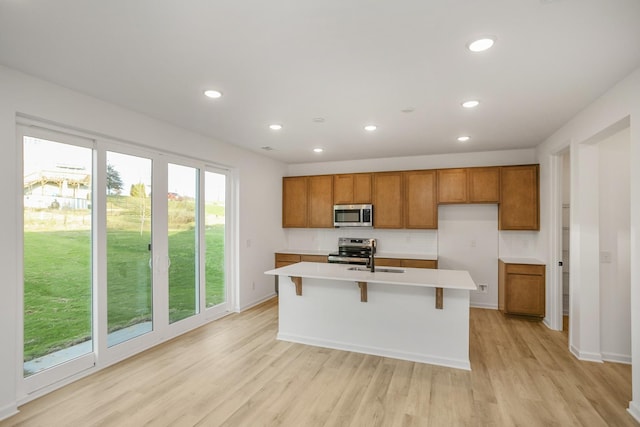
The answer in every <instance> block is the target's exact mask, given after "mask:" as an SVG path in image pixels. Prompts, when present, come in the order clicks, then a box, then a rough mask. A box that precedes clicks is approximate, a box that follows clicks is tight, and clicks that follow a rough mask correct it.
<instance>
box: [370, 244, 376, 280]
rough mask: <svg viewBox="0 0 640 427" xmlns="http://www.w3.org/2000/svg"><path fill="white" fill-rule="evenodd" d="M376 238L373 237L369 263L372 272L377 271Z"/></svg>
mask: <svg viewBox="0 0 640 427" xmlns="http://www.w3.org/2000/svg"><path fill="white" fill-rule="evenodd" d="M375 254H376V239H371V253H370V254H369V265H368V267H369V268H370V269H371V272H372V273H375V271H376V260H375V259H376V258H375Z"/></svg>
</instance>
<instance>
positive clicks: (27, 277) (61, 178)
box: [22, 132, 93, 388]
mask: <svg viewBox="0 0 640 427" xmlns="http://www.w3.org/2000/svg"><path fill="white" fill-rule="evenodd" d="M40 134H42V132H35V133H34V132H30V133H25V134H24V135H23V136H22V149H23V172H24V173H23V178H24V179H23V204H22V214H23V259H22V262H23V277H24V281H23V292H22V301H23V313H24V315H23V331H22V332H23V334H22V336H23V374H24V377H25V378H28V377H31V376H32V375H34V374H36V373H39V372H41V371H44V370H47V369H50V368H52V367H55V366H59V365H63V364H69V363H71V362H73V361H75V362H77V363H78V364H79V368H78V369H84V368H86V367H89V366H92V365H93V359H92V358H91V357H88V358H87V357H85V356H87V355H89V356H90V355H91V354H92V352H93V328H92V302H93V281H92V265H93V263H92V260H93V251H92V231H93V219H92V212H91V208H92V206H91V196H90V195H91V190H92V185H93V150H92V148H91V147H92V141H90V140H84V139H81V138H72V137H69V136H65V135H57V134H53V133H49V134H45V135H44V136H40ZM54 380H55V379H54ZM38 387H39V385H38V384H36V385H34V386H33V388H38Z"/></svg>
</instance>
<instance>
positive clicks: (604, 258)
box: [600, 251, 611, 264]
mask: <svg viewBox="0 0 640 427" xmlns="http://www.w3.org/2000/svg"><path fill="white" fill-rule="evenodd" d="M600 262H601V263H602V264H611V252H609V251H602V252H600Z"/></svg>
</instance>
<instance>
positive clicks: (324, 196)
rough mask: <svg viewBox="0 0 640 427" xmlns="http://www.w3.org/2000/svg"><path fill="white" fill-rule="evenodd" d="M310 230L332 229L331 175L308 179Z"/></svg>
mask: <svg viewBox="0 0 640 427" xmlns="http://www.w3.org/2000/svg"><path fill="white" fill-rule="evenodd" d="M308 203H309V207H308V209H309V222H308V225H307V226H308V227H310V228H333V175H320V176H310V177H309V193H308Z"/></svg>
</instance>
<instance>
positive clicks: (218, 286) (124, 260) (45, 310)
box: [24, 198, 224, 360]
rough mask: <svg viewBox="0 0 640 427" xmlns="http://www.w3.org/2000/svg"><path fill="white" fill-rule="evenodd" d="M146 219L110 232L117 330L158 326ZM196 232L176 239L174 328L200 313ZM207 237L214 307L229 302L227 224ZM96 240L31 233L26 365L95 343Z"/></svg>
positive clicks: (187, 228)
mask: <svg viewBox="0 0 640 427" xmlns="http://www.w3.org/2000/svg"><path fill="white" fill-rule="evenodd" d="M110 199H111V198H110ZM127 199H130V198H127ZM120 202H122V201H120ZM180 203H182V202H180ZM172 204H173V203H170V216H171V212H172V209H171V205H172ZM114 206H115V208H114ZM110 207H111V208H112V209H121V210H122V211H123V212H125V213H130V212H131V211H130V210H129V209H128V208H123V206H122V205H117V204H110ZM176 207H178V206H176ZM211 211H213V214H219V208H216V207H213V208H212V209H211V210H210V209H207V213H210V212H211ZM222 212H224V211H222ZM112 213H113V212H112ZM222 214H224V213H222ZM127 216H130V215H123V219H122V221H123V222H122V223H123V224H124V223H130V222H131V221H130V220H129V219H128V218H125V217H127ZM139 218H140V216H139V214H138V215H137V216H136V217H135V222H134V223H132V226H130V227H121V228H123V229H119V230H117V231H111V228H110V231H109V232H108V237H107V276H108V278H107V282H108V286H107V301H108V304H107V306H108V328H109V331H110V332H111V331H114V330H118V329H121V328H124V327H127V326H130V325H132V324H135V323H139V322H142V321H147V320H151V276H150V268H149V257H150V253H149V251H148V244H149V242H150V236H149V233H148V232H143V233H142V234H141V233H140V225H139V221H140V220H139ZM25 224H26V221H25ZM192 227H193V224H183V227H181V229H180V230H176V231H172V232H171V233H170V234H169V248H170V252H171V254H170V256H171V269H170V272H169V282H170V286H169V301H170V313H169V316H170V321H171V322H174V321H177V320H180V319H183V318H185V317H188V316H190V315H192V314H194V313H195V307H196V305H195V301H196V292H195V263H194V257H195V233H194V230H193V228H192ZM205 236H206V247H207V253H206V267H205V269H206V273H205V274H206V279H207V280H206V281H207V287H206V299H207V302H206V305H207V307H210V306H213V305H215V304H218V303H220V302H222V301H224V294H223V292H224V259H223V256H224V225H223V224H219V225H212V226H208V227H207V229H206V232H205ZM90 239H91V236H90V232H89V231H88V230H66V231H33V232H25V233H24V253H25V258H24V274H25V277H24V280H25V292H24V307H25V316H24V317H25V318H24V340H25V348H24V352H25V354H24V359H25V360H31V359H33V358H37V357H40V356H43V355H45V354H48V353H50V352H52V351H55V350H57V349H61V348H65V347H68V346H69V345H72V344H74V343H79V342H82V341H86V340H87V339H89V338H90V333H91V319H90V317H91V315H90V313H91V293H92V290H91V274H92V272H91V260H90V247H91V242H90Z"/></svg>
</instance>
